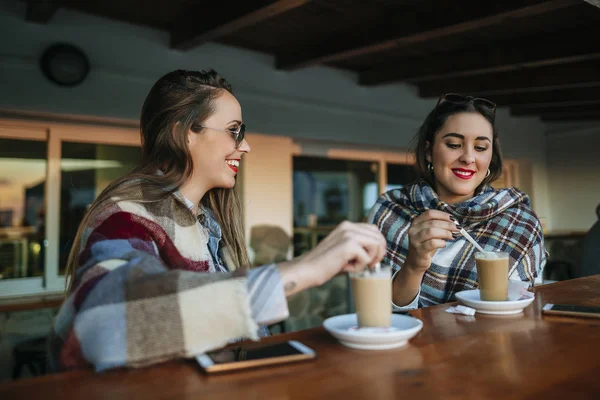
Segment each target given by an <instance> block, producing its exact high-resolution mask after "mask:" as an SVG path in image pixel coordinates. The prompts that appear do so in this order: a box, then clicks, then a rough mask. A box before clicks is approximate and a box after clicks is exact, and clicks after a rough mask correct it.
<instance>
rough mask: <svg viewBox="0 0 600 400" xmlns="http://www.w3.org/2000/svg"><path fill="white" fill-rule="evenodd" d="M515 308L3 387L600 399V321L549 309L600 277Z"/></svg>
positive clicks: (65, 397) (162, 394)
mask: <svg viewBox="0 0 600 400" xmlns="http://www.w3.org/2000/svg"><path fill="white" fill-rule="evenodd" d="M535 292H536V299H535V300H534V302H533V303H532V304H531V305H530V306H529V307H528V308H527V309H525V311H524V313H522V314H519V315H515V316H485V315H477V314H476V315H475V316H472V317H471V316H463V315H456V314H450V313H447V312H445V310H446V309H447V308H448V306H449V305H448V304H444V305H439V306H435V307H428V308H423V309H419V310H415V311H412V312H411V314H412V315H413V316H414V317H416V318H419V319H420V320H422V321H423V323H424V328H423V330H422V331H421V332H420V333H419V334H418V335H417V336H416V337H415V338H413V339H412V340H411V341H410V342H409V344H408V345H407V346H405V347H403V348H400V349H395V350H386V351H364V350H353V349H349V348H346V347H344V346H342V345H340V344H339V343H338V342H337V341H336V340H335V339H334V338H333V337H332V336H330V335H329V334H328V333H327V332H326V331H325V330H323V329H322V328H315V329H309V330H305V331H299V332H294V333H288V334H283V335H277V336H273V337H270V338H267V339H265V342H280V341H284V340H289V339H296V340H300V341H301V342H303V343H305V344H306V345H308V346H310V347H312V348H314V349H315V350H316V351H317V354H318V356H317V359H316V360H313V361H308V362H303V363H297V364H288V365H283V366H275V367H266V368H261V369H254V370H246V371H240V372H235V373H229V374H224V375H216V376H207V375H205V374H204V373H203V372H201V370H200V369H199V368H198V367H197V366H196V365H195V364H194V363H193V362H191V361H172V362H167V363H164V364H161V365H157V366H153V367H148V368H143V369H132V370H115V371H110V372H105V373H94V372H93V371H77V372H69V373H62V374H54V375H47V376H44V377H39V378H32V379H26V380H22V381H15V382H11V383H8V384H4V385H1V386H0V398H1V399H34V398H43V399H46V400H51V399H60V400H71V399H80V398H85V399H86V400H93V399H111V400H119V399H137V398H140V399H145V400H146V399H223V400H225V399H261V400H262V399H305V398H310V399H492V400H500V399H564V398H569V399H593V398H600V379H599V378H598V372H599V371H600V357H599V356H598V354H599V353H600V352H599V351H598V347H599V343H600V320H595V319H582V318H565V317H562V318H558V317H546V316H542V315H541V313H540V310H541V308H542V306H543V305H544V304H545V303H547V302H554V303H570V304H581V305H592V306H600V275H596V276H593V277H586V278H580V279H574V280H571V281H564V282H558V283H554V284H550V285H544V286H539V287H537V288H536V289H535Z"/></svg>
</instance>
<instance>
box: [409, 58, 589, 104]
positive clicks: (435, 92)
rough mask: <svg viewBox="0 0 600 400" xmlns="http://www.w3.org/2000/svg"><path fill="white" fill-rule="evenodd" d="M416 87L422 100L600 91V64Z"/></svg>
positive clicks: (514, 73)
mask: <svg viewBox="0 0 600 400" xmlns="http://www.w3.org/2000/svg"><path fill="white" fill-rule="evenodd" d="M418 86H419V95H420V96H421V97H423V98H436V97H438V96H439V95H440V94H443V93H449V92H459V93H469V94H472V95H478V96H488V97H493V96H494V95H496V94H509V93H527V92H535V91H544V90H554V89H567V88H585V87H588V88H589V87H599V86H600V61H590V62H586V63H577V64H563V65H553V66H547V67H540V68H529V69H525V70H522V71H509V72H497V73H495V74H488V75H477V76H471V77H464V78H455V79H447V80H439V81H430V82H425V83H420V84H418Z"/></svg>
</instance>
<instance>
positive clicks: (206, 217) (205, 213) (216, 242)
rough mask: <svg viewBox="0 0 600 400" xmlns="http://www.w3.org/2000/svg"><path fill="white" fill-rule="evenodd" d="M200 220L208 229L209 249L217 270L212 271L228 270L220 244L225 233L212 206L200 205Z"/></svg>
mask: <svg viewBox="0 0 600 400" xmlns="http://www.w3.org/2000/svg"><path fill="white" fill-rule="evenodd" d="M198 222H199V223H200V225H202V227H204V228H206V230H207V231H208V251H209V252H210V255H211V256H212V259H213V262H214V268H215V270H214V271H211V272H215V271H216V272H227V271H228V269H227V267H226V266H225V263H224V262H223V259H222V258H221V257H222V255H221V246H220V244H221V238H222V237H223V234H222V232H221V227H220V226H219V223H218V222H217V218H215V215H214V214H213V212H212V210H211V209H210V208H207V207H200V209H199V212H198Z"/></svg>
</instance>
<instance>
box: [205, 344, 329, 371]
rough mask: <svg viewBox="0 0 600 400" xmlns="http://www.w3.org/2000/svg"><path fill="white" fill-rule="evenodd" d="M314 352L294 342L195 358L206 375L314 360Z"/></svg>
mask: <svg viewBox="0 0 600 400" xmlns="http://www.w3.org/2000/svg"><path fill="white" fill-rule="evenodd" d="M316 355H317V354H316V352H315V351H314V350H313V349H311V348H310V347H308V346H306V345H305V344H303V343H300V342H298V341H296V340H289V341H287V342H283V343H277V344H267V345H259V346H254V345H253V346H248V347H246V346H239V347H233V348H226V349H221V350H215V351H210V352H207V353H205V354H201V355H199V356H196V361H197V362H198V364H199V365H200V367H201V368H202V369H203V370H204V372H206V373H215V372H227V371H234V370H240V369H246V368H256V367H263V366H267V365H274V364H284V363H291V362H298V361H305V360H310V359H314V358H315V357H316Z"/></svg>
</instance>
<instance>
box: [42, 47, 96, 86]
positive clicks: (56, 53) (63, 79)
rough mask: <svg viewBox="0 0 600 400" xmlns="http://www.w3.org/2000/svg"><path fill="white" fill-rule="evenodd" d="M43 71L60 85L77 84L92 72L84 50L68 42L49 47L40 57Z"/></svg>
mask: <svg viewBox="0 0 600 400" xmlns="http://www.w3.org/2000/svg"><path fill="white" fill-rule="evenodd" d="M40 66H41V69H42V72H43V73H44V75H45V76H46V78H48V79H49V80H50V81H52V82H54V83H56V84H57V85H60V86H77V85H79V84H80V83H81V82H83V80H84V79H85V78H86V77H87V75H88V73H89V72H90V62H89V60H88V58H87V56H86V55H85V53H84V52H83V51H81V50H80V49H79V48H77V47H76V46H73V45H71V44H68V43H56V44H53V45H52V46H50V47H48V48H47V49H46V50H45V51H44V53H43V54H42V58H41V59H40Z"/></svg>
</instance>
